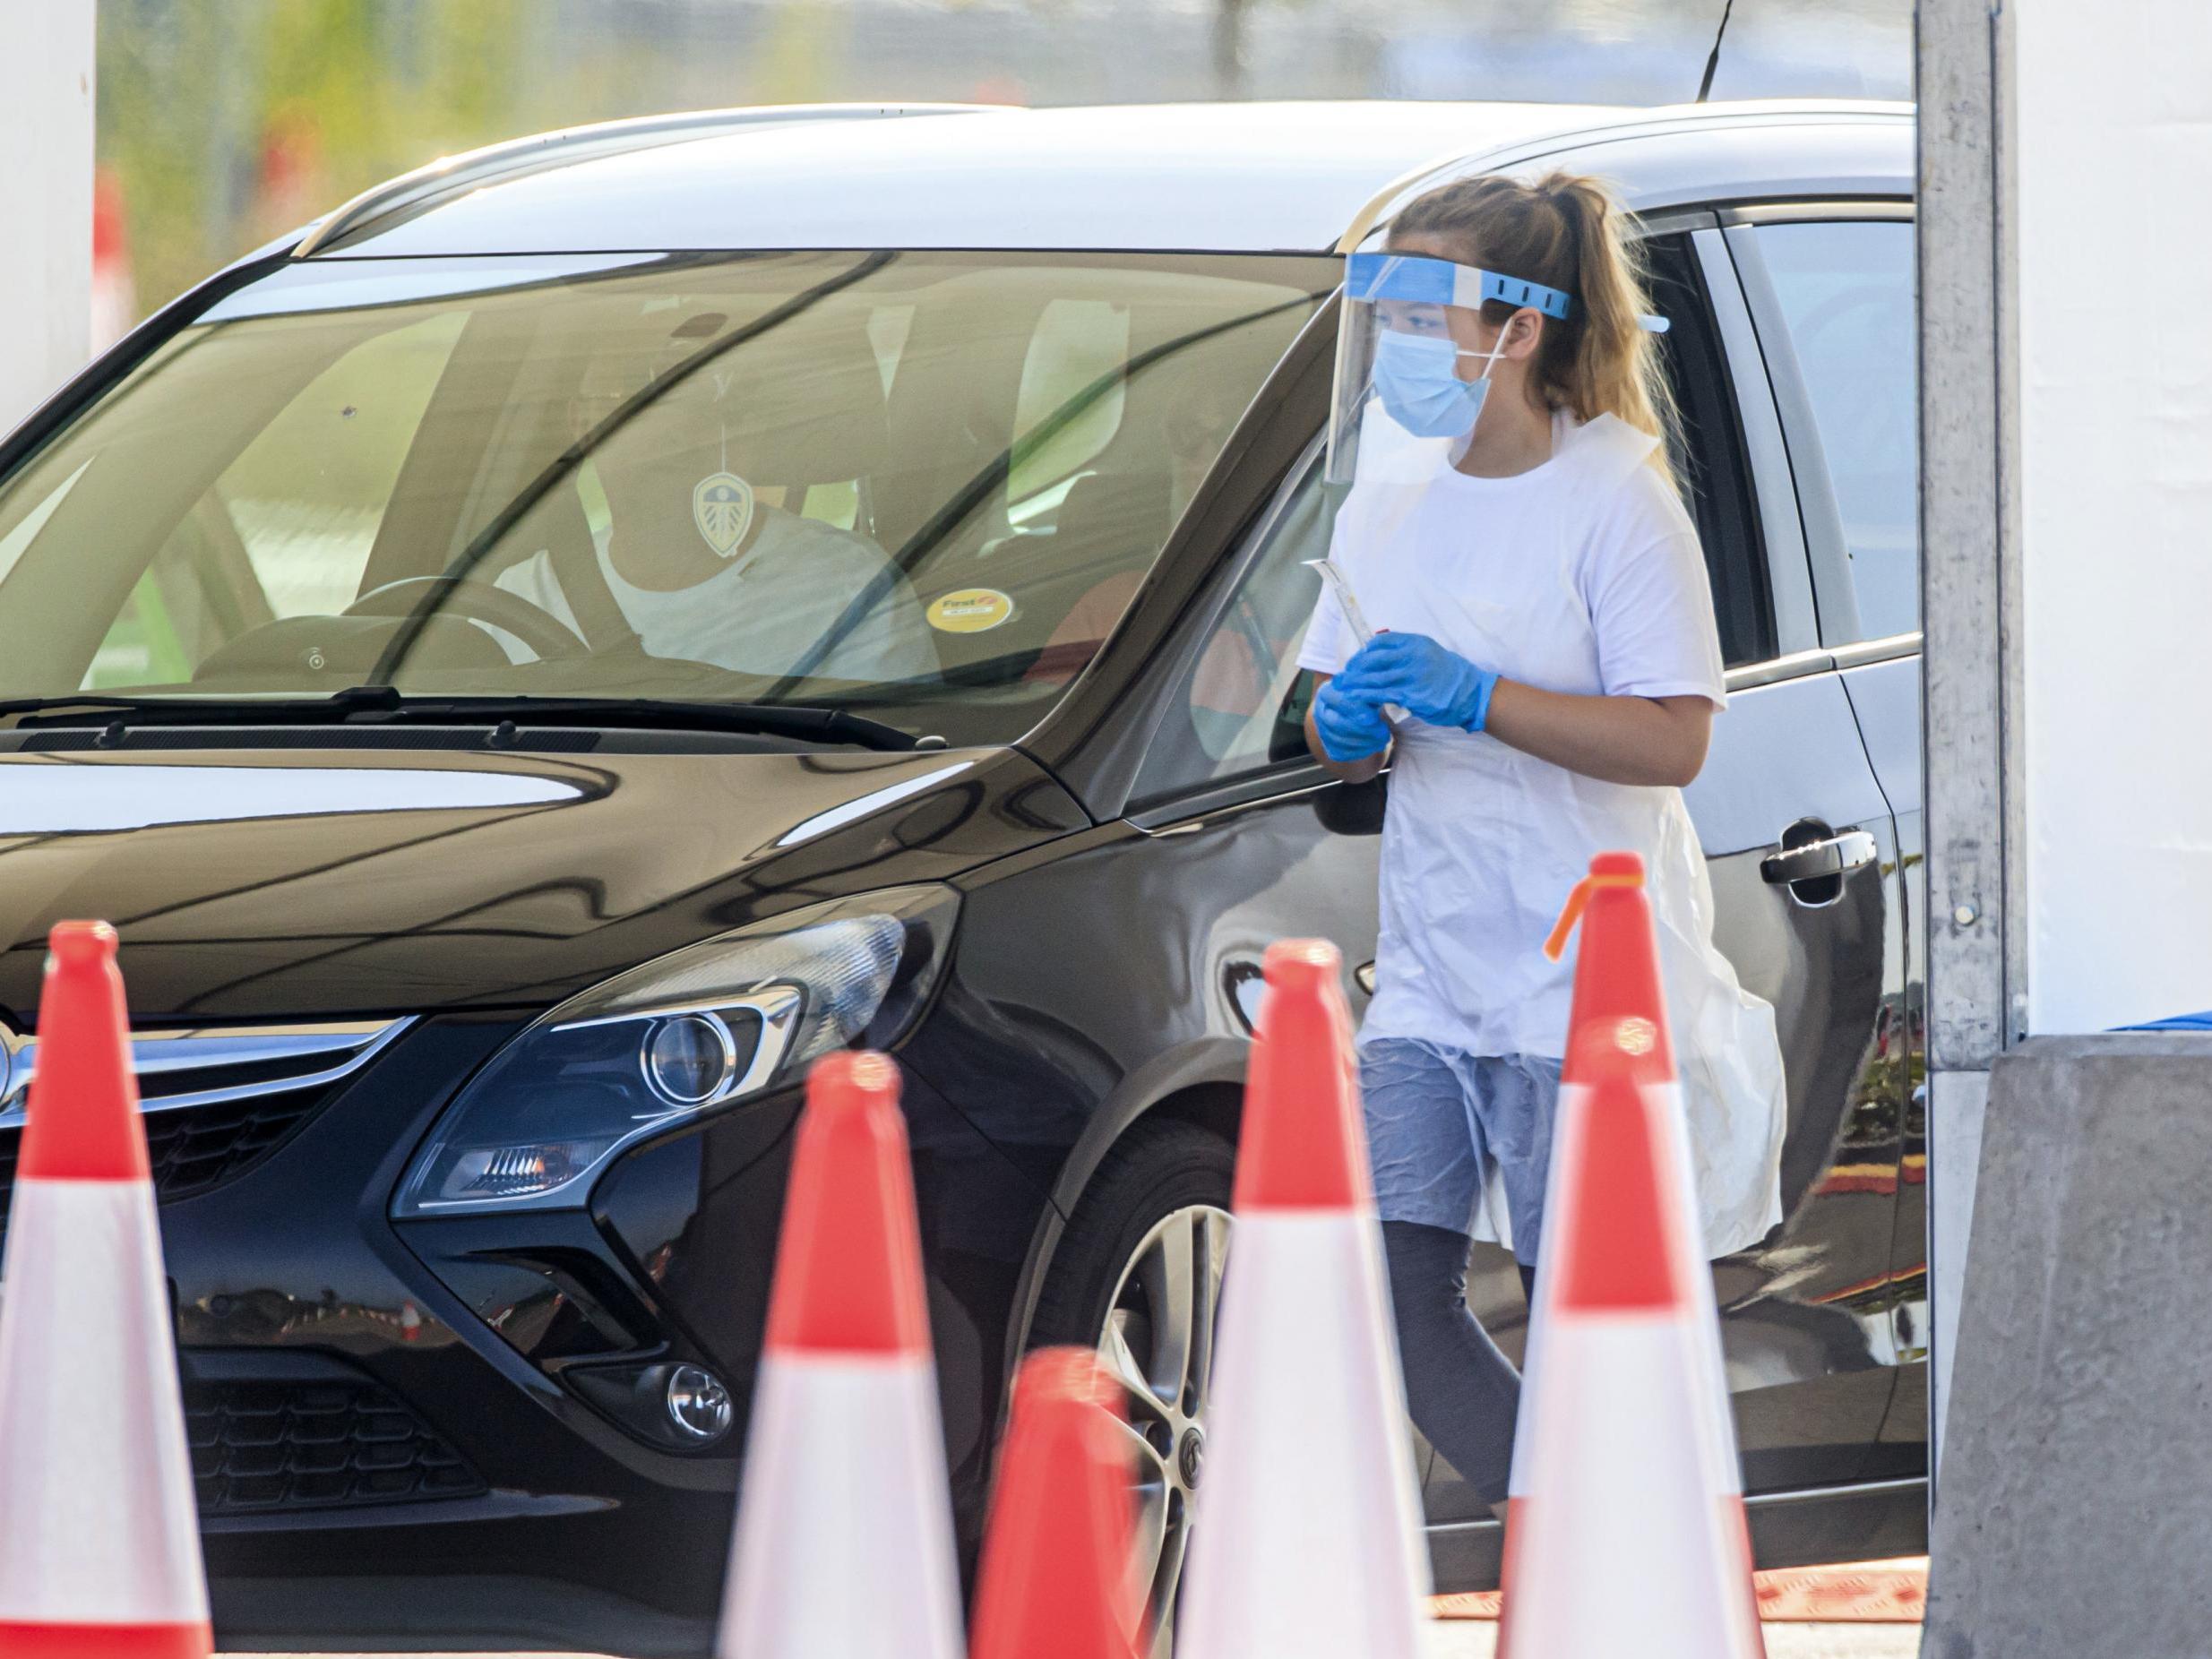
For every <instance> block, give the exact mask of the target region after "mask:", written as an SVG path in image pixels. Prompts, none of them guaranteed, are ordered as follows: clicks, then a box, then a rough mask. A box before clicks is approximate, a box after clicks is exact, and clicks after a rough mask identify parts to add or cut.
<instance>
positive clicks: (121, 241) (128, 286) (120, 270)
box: [91, 166, 138, 357]
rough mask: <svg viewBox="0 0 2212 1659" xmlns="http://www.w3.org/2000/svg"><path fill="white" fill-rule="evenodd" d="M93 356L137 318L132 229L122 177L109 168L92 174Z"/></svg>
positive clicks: (112, 342) (129, 327) (125, 331)
mask: <svg viewBox="0 0 2212 1659" xmlns="http://www.w3.org/2000/svg"><path fill="white" fill-rule="evenodd" d="M91 313H92V331H91V344H92V355H93V356H94V357H98V356H99V354H100V353H101V352H103V351H105V350H107V349H108V347H110V346H112V345H114V344H115V343H116V341H117V340H121V339H122V338H123V337H124V336H125V334H127V333H129V332H130V331H131V325H132V324H133V323H134V322H137V321H138V295H137V292H136V290H135V289H134V288H133V286H132V282H131V237H130V229H129V227H128V224H127V222H126V220H125V214H124V211H123V176H122V175H121V174H120V173H118V172H116V169H115V168H113V167H112V166H110V167H103V168H99V170H98V171H96V172H95V173H94V174H93V175H92V291H91Z"/></svg>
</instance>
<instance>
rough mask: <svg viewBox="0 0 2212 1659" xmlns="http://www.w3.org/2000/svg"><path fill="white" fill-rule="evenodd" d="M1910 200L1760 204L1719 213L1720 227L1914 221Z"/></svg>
mask: <svg viewBox="0 0 2212 1659" xmlns="http://www.w3.org/2000/svg"><path fill="white" fill-rule="evenodd" d="M1914 217H1915V214H1914V211H1913V199H1912V198H1911V197H1910V196H1868V197H1862V198H1859V199H1857V200H1853V199H1851V198H1849V197H1846V196H1838V197H1835V198H1834V199H1832V200H1830V201H1826V202H1759V203H1756V204H1754V205H1752V206H1750V207H1731V208H1722V209H1721V210H1720V222H1721V223H1722V224H1724V225H1802V224H1806V223H1808V222H1817V221H1819V220H1822V219H1903V220H1905V221H1906V222H1907V223H1910V222H1911V220H1912V219H1914Z"/></svg>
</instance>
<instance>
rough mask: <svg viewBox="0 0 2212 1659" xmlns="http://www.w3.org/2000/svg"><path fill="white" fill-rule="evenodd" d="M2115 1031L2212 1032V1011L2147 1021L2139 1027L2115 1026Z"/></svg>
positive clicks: (2174, 1015)
mask: <svg viewBox="0 0 2212 1659" xmlns="http://www.w3.org/2000/svg"><path fill="white" fill-rule="evenodd" d="M2113 1030H2115V1031H2212V1009H2208V1010H2206V1011H2204V1012H2203V1013H2201V1014H2173V1015H2170V1016H2169V1017H2168V1018H2166V1019H2147V1020H2145V1021H2144V1022H2143V1023H2142V1024H2141V1025H2139V1026H2114V1027H2113Z"/></svg>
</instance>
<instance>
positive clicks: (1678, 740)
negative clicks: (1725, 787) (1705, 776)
mask: <svg viewBox="0 0 2212 1659" xmlns="http://www.w3.org/2000/svg"><path fill="white" fill-rule="evenodd" d="M1483 729H1484V730H1485V732H1488V733H1489V734H1490V735H1492V736H1493V737H1494V738H1496V739H1497V740H1498V741H1499V742H1500V743H1502V744H1507V745H1509V746H1510V747H1511V748H1515V749H1519V751H1521V752H1523V753H1524V754H1533V755H1535V756H1536V758H1537V759H1538V760H1540V761H1551V762H1552V763H1553V764H1554V765H1555V766H1563V767H1565V768H1566V769H1568V770H1569V771H1571V772H1580V773H1581V774H1582V775H1583V776H1584V777H1586V778H1600V779H1602V780H1604V781H1605V782H1606V783H1614V784H1643V785H1657V786H1673V787H1677V788H1679V787H1682V786H1683V785H1685V784H1687V783H1689V782H1690V781H1691V779H1692V778H1696V777H1697V775H1698V771H1699V769H1700V768H1701V767H1702V766H1703V765H1704V764H1705V749H1706V744H1708V741H1709V740H1710V739H1711V737H1712V732H1713V705H1712V704H1711V703H1710V702H1708V701H1707V700H1706V699H1704V698H1702V697H1584V696H1578V695H1575V694H1573V693H1571V692H1544V691H1538V690H1537V689H1536V687H1535V686H1533V685H1523V684H1522V683H1520V682H1519V681H1518V680H1504V679H1502V680H1500V681H1499V682H1498V684H1497V689H1496V690H1495V691H1494V692H1492V693H1491V697H1490V711H1489V714H1488V717H1487V718H1485V722H1484V725H1483Z"/></svg>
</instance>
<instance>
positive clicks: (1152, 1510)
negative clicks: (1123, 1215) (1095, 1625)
mask: <svg viewBox="0 0 2212 1659" xmlns="http://www.w3.org/2000/svg"><path fill="white" fill-rule="evenodd" d="M1228 1244H1229V1213H1228V1211H1226V1210H1225V1209H1220V1208H1216V1207H1215V1206H1213V1205H1211V1204H1192V1205H1188V1206H1186V1207H1184V1208H1181V1209H1177V1210H1175V1211H1172V1212H1170V1213H1169V1214H1168V1215H1166V1216H1163V1217H1161V1219H1160V1220H1159V1221H1158V1223H1157V1224H1156V1225H1154V1226H1153V1228H1152V1230H1151V1231H1150V1232H1149V1233H1147V1234H1145V1235H1144V1237H1143V1239H1142V1240H1141V1241H1140V1242H1139V1243H1138V1245H1137V1247H1136V1249H1135V1250H1133V1251H1131V1252H1130V1257H1129V1261H1128V1263H1127V1265H1126V1266H1124V1267H1123V1269H1122V1276H1121V1281H1120V1283H1119V1284H1117V1285H1115V1289H1114V1301H1113V1303H1112V1305H1111V1307H1110V1308H1109V1310H1108V1311H1107V1313H1106V1328H1105V1329H1104V1330H1103V1331H1101V1332H1100V1333H1099V1338H1098V1355H1099V1358H1100V1360H1101V1361H1102V1362H1103V1363H1104V1365H1105V1367H1106V1372H1107V1374H1108V1375H1109V1376H1111V1377H1112V1378H1113V1379H1114V1380H1115V1383H1116V1384H1118V1385H1119V1387H1120V1389H1121V1392H1122V1396H1123V1405H1124V1407H1125V1409H1126V1410H1127V1412H1128V1414H1129V1425H1128V1427H1129V1435H1130V1439H1131V1441H1132V1445H1133V1448H1134V1457H1135V1466H1136V1485H1135V1495H1136V1544H1135V1550H1134V1552H1133V1559H1132V1561H1131V1565H1130V1570H1131V1572H1132V1576H1133V1577H1135V1579H1136V1582H1137V1583H1138V1585H1139V1586H1141V1588H1142V1593H1143V1596H1144V1605H1145V1615H1146V1620H1147V1628H1148V1629H1150V1631H1151V1632H1152V1638H1151V1659H1168V1655H1171V1654H1172V1653H1173V1652H1174V1651H1175V1597H1176V1594H1177V1592H1178V1591H1179V1590H1180V1589H1181V1587H1182V1583H1183V1558H1184V1555H1185V1553H1186V1552H1188V1550H1189V1548H1190V1541H1191V1520H1192V1508H1193V1505H1194V1503H1195V1500H1196V1496H1197V1492H1198V1488H1199V1484H1200V1482H1201V1478H1202V1476H1203V1474H1204V1470H1205V1461H1206V1411H1207V1406H1208V1405H1209V1403H1210V1388H1211V1384H1212V1380H1213V1356H1214V1315H1215V1313H1216V1311H1217V1310H1218V1308H1219V1306H1220V1302H1221V1270H1222V1268H1223V1267H1224V1265H1225V1264H1226V1261H1227V1259H1228Z"/></svg>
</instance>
